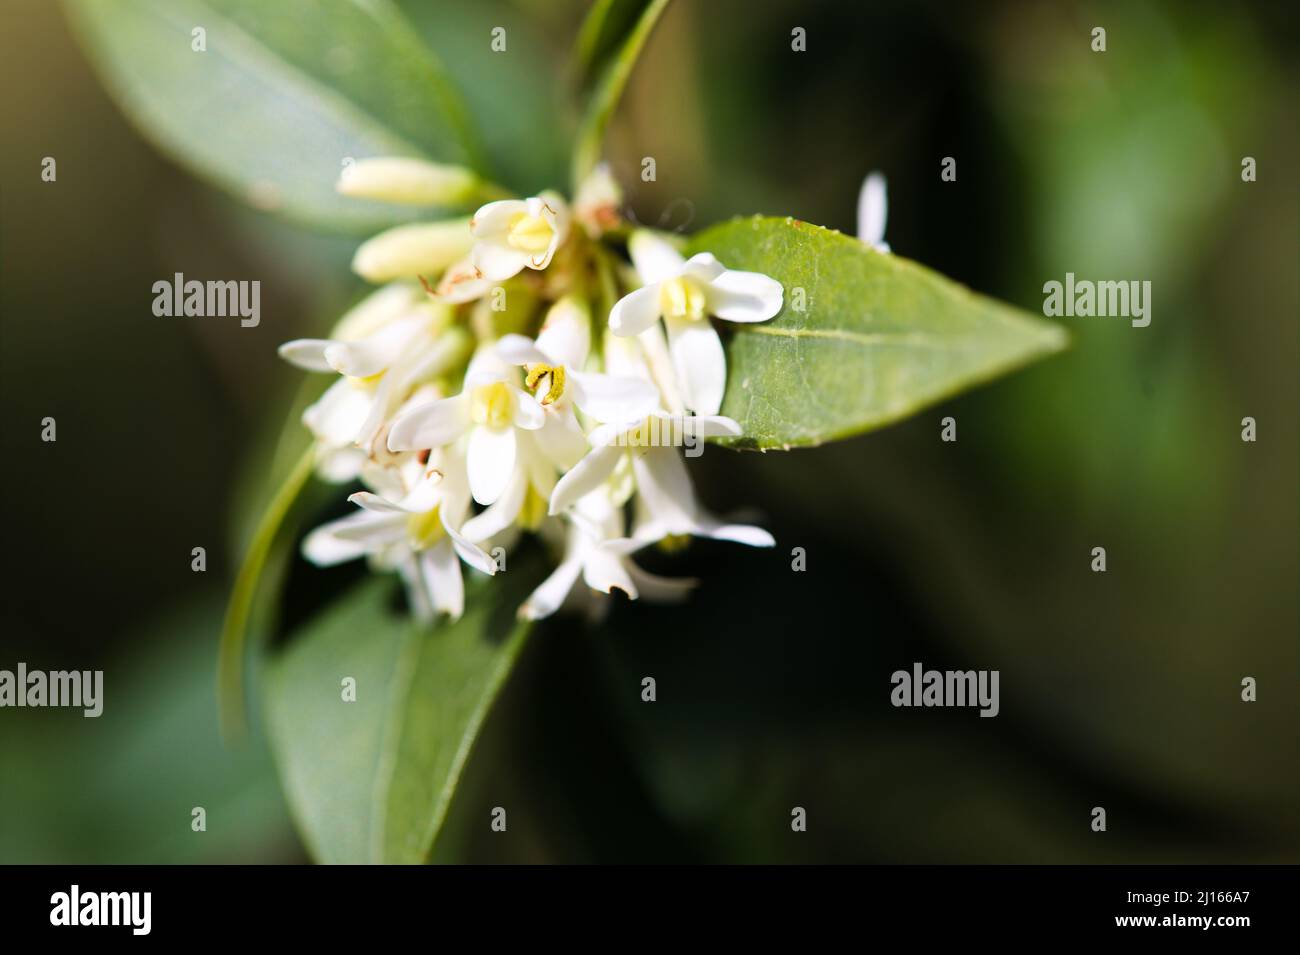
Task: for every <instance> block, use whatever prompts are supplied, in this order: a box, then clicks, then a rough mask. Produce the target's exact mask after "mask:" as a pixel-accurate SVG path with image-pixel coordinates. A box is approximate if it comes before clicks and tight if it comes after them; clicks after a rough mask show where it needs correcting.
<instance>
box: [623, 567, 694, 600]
mask: <svg viewBox="0 0 1300 955" xmlns="http://www.w3.org/2000/svg"><path fill="white" fill-rule="evenodd" d="M625 566H626V567H627V573H628V576H629V577H631V578H632V582H633V583H634V584H636V587H637V589H638V590H639V591H640V592H641V596H642V597H644V598H645V599H646V600H649V601H651V602H653V603H661V604H671V603H681V602H682V601H683V600H685V599H686V598H687V597H688V596H690V593H691V591H692V590H694V589H695V587H696V586H698V585H699V580H697V579H696V578H694V577H660V576H659V575H658V574H652V573H650V572H649V571H648V570H642V569H641V568H640V567H638V566H637V565H636V564H634V563H632V561H630V560H629V561H627V562H626V563H625Z"/></svg>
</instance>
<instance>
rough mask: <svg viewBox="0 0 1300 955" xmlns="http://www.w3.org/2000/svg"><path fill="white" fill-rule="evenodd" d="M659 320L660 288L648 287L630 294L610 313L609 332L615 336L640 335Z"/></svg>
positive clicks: (655, 286) (621, 299)
mask: <svg viewBox="0 0 1300 955" xmlns="http://www.w3.org/2000/svg"><path fill="white" fill-rule="evenodd" d="M658 319H659V286H658V285H647V286H645V287H644V288H639V289H637V290H636V291H635V292H629V293H628V294H626V295H624V296H623V297H622V298H620V299H619V300H618V301H617V302H615V303H614V307H613V308H612V309H610V312H609V330H610V331H611V332H613V333H614V334H615V335H640V334H641V333H642V332H643V331H645V330H646V329H647V328H649V327H650V326H651V325H653V324H654V323H655V322H656V321H657V320H658Z"/></svg>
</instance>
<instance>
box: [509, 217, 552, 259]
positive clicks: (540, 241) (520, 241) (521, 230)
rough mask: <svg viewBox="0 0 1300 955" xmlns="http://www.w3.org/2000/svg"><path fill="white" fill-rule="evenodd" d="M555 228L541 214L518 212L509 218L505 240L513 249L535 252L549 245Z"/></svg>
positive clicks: (542, 250) (545, 248) (541, 250)
mask: <svg viewBox="0 0 1300 955" xmlns="http://www.w3.org/2000/svg"><path fill="white" fill-rule="evenodd" d="M554 235H555V230H554V229H553V228H551V224H550V223H549V222H547V221H546V220H545V219H543V218H542V217H541V216H530V215H529V214H528V213H527V212H520V213H518V214H517V215H515V217H514V218H512V219H511V220H510V230H509V231H508V232H507V233H506V242H508V243H509V244H510V247H511V248H513V249H519V250H520V251H521V252H528V253H531V254H534V255H535V254H537V253H539V252H545V251H546V250H547V249H549V248H550V247H551V238H552V237H553V236H554Z"/></svg>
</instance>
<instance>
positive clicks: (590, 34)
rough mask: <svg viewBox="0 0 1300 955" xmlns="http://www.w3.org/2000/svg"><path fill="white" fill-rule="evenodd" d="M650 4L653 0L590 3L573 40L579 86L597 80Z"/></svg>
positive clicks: (575, 73)
mask: <svg viewBox="0 0 1300 955" xmlns="http://www.w3.org/2000/svg"><path fill="white" fill-rule="evenodd" d="M648 6H650V0H596V2H595V3H593V4H592V5H591V9H590V10H588V11H587V16H586V17H584V18H583V21H582V26H581V28H580V29H579V30H578V39H577V40H576V41H575V42H574V44H573V65H572V68H573V72H574V82H575V84H576V85H577V87H578V89H579V90H584V91H585V90H590V88H591V87H592V86H593V85H594V84H595V82H596V79H597V78H598V77H599V76H600V74H601V73H602V72H604V70H605V67H607V66H608V65H609V61H610V59H611V57H613V56H614V55H615V54H617V53H618V51H619V48H620V47H621V45H622V44H623V41H624V40H625V39H626V38H627V36H628V35H629V34H630V33H631V32H632V30H633V28H635V26H636V23H637V20H639V19H640V18H641V16H642V14H644V13H645V11H646V8H647V7H648Z"/></svg>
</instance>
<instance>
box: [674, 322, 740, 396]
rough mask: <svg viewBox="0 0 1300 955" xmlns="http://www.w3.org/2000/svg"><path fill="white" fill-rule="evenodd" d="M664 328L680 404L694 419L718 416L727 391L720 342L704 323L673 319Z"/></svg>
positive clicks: (725, 362)
mask: <svg viewBox="0 0 1300 955" xmlns="http://www.w3.org/2000/svg"><path fill="white" fill-rule="evenodd" d="M665 324H666V325H667V326H668V350H669V351H670V352H671V353H672V356H673V368H674V369H676V371H677V383H678V385H679V386H680V387H681V390H682V401H683V402H685V404H686V407H687V408H689V409H690V410H691V411H694V412H695V413H696V414H697V415H714V414H717V413H718V409H719V408H721V407H722V394H723V391H724V390H725V389H726V387H727V358H726V355H725V354H724V353H723V351H722V339H720V338H719V337H718V333H717V332H716V331H714V329H713V326H712V325H710V324H709V323H708V322H707V321H696V320H692V319H689V318H672V319H668V320H667V321H666V322H665Z"/></svg>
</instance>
